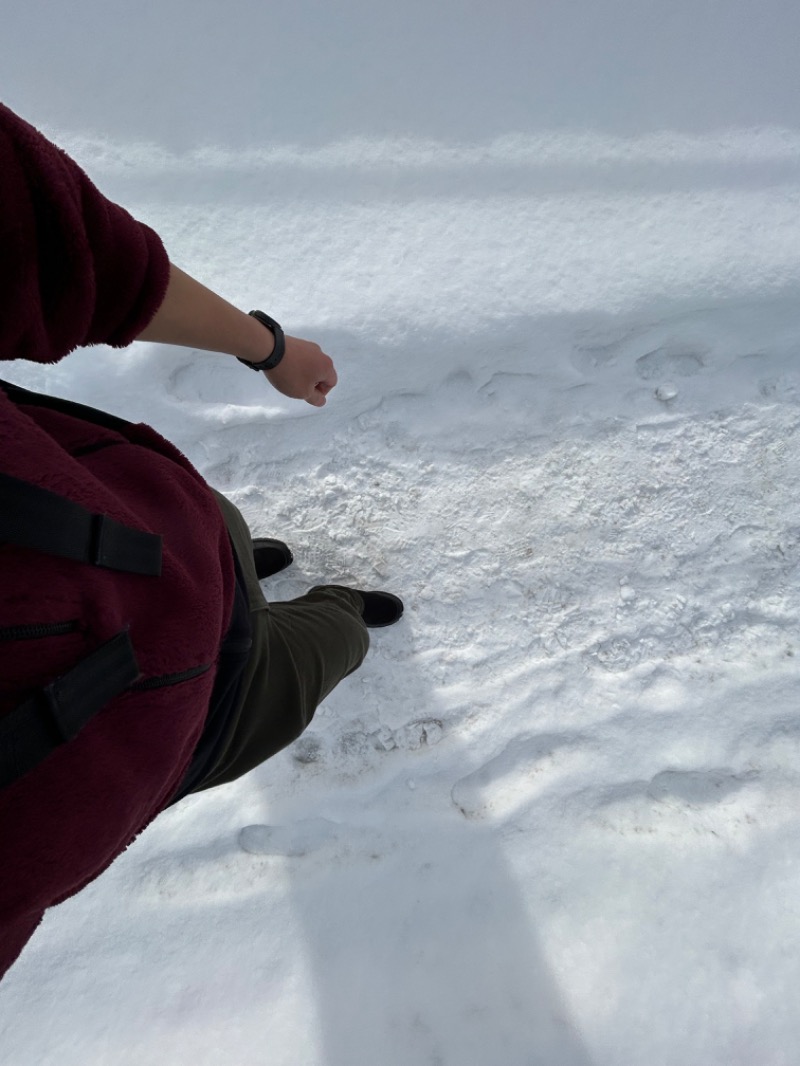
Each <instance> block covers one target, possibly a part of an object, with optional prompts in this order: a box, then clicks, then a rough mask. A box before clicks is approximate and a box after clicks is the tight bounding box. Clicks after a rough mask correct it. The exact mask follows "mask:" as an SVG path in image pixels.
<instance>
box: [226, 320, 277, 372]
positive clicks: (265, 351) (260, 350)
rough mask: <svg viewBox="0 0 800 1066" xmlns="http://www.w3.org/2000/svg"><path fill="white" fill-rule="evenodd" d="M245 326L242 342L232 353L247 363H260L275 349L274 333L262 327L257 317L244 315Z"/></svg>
mask: <svg viewBox="0 0 800 1066" xmlns="http://www.w3.org/2000/svg"><path fill="white" fill-rule="evenodd" d="M246 318H247V326H246V328H245V329H244V330H243V335H242V343H241V345H240V346H239V349H238V350H237V351H236V352H234V353H233V354H234V355H235V356H236V357H237V359H244V360H246V361H247V362H248V363H260V362H261V361H262V360H263V359H268V358H269V357H270V356H271V355H272V353H273V352H274V351H275V335H274V334H273V333H272V331H271V330H269V329H264V327H263V326H262V325H261V323H260V322H259V321H258V319H255V318H251V316H250V315H247V316H246Z"/></svg>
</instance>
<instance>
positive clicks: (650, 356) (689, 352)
mask: <svg viewBox="0 0 800 1066" xmlns="http://www.w3.org/2000/svg"><path fill="white" fill-rule="evenodd" d="M705 365H706V353H701V352H698V351H696V350H695V349H694V348H689V347H680V346H677V345H665V346H664V347H663V348H656V349H655V350H654V351H652V352H647V354H646V355H642V356H640V357H639V358H638V359H637V360H636V373H637V374H638V375H639V377H640V378H641V379H642V380H643V381H652V380H653V379H654V378H664V377H666V378H672V377H680V378H688V377H692V376H693V375H694V374H699V373H700V371H701V370H702V369H703V367H704V366H705ZM673 388H674V386H673Z"/></svg>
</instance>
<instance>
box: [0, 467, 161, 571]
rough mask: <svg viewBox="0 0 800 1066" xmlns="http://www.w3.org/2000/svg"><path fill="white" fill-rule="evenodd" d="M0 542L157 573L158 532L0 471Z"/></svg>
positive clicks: (158, 554)
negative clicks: (134, 526) (125, 522)
mask: <svg viewBox="0 0 800 1066" xmlns="http://www.w3.org/2000/svg"><path fill="white" fill-rule="evenodd" d="M0 541H7V542H9V543H11V544H16V545H18V546H20V547H24V548H33V549H35V550H36V551H40V552H45V553H46V554H48V555H58V556H61V557H62V558H64V559H74V560H75V561H76V562H80V563H91V564H92V565H93V566H103V567H106V568H107V569H109V570H124V571H126V572H127V573H130V574H146V575H150V576H153V577H158V576H159V575H160V573H161V537H159V536H158V535H157V534H155V533H145V532H143V531H142V530H139V529H131V528H130V526H124V525H122V524H121V523H120V522H115V521H114V519H113V518H109V517H108V515H102V514H92V512H91V511H89V510H87V509H86V508H85V507H82V506H81V505H80V504H78V503H73V501H72V500H68V499H66V497H64V496H59V495H57V493H55V492H49V491H48V490H47V489H42V488H39V487H38V486H37V485H31V484H29V483H28V482H27V481H20V480H19V478H15V477H11V476H10V475H9V474H0Z"/></svg>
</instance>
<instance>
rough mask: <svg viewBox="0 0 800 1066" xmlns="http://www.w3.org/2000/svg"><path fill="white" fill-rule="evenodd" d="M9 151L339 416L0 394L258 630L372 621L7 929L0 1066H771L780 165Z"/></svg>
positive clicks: (87, 389) (782, 128) (145, 363)
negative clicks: (172, 460)
mask: <svg viewBox="0 0 800 1066" xmlns="http://www.w3.org/2000/svg"><path fill="white" fill-rule="evenodd" d="M742 34H743V35H746V29H744V28H743V29H742ZM176 63H179V60H176ZM476 91H477V90H476ZM61 106H62V108H63V104H62V105H61ZM111 106H112V105H111V104H109V105H108V108H109V109H110V108H111ZM464 106H465V107H466V103H465V105H464ZM644 110H645V109H644V105H643V111H644ZM32 117H34V118H36V119H37V120H39V121H41V122H44V119H45V116H42V115H41V113H39V114H37V115H35V116H32ZM780 117H781V119H782V120H783V119H785V116H783V115H781V116H780ZM49 132H50V133H51V134H52V135H53V136H54V137H56V139H57V140H59V142H60V143H62V144H63V145H64V146H65V147H66V148H68V149H69V150H70V151H71V152H72V153H73V154H74V155H75V156H76V157H77V158H78V159H79V161H80V162H81V163H82V164H83V165H84V166H85V167H86V168H87V170H89V172H90V173H91V174H92V176H93V177H94V179H95V180H96V182H97V183H98V184H99V185H100V187H101V188H102V189H103V190H104V191H105V192H106V193H107V194H109V195H111V196H112V197H115V198H116V199H118V200H120V201H122V202H124V203H125V204H126V205H127V206H128V207H129V208H130V209H131V210H132V211H133V213H134V214H136V215H137V217H140V218H142V219H143V220H145V221H147V222H149V223H150V224H151V225H153V226H154V227H155V228H156V229H157V230H158V231H159V232H160V233H161V234H162V236H163V238H164V240H165V243H166V245H167V247H168V249H169V251H170V253H171V255H172V257H173V259H174V260H175V261H176V262H177V263H178V264H179V265H181V266H183V267H185V268H186V269H188V270H190V271H192V272H193V273H195V274H196V275H197V276H199V277H201V278H202V279H203V280H204V281H206V282H207V283H208V284H210V285H211V286H213V287H215V288H217V289H218V290H219V291H221V292H223V293H224V294H225V295H226V296H227V297H228V298H230V299H231V300H232V301H234V302H235V303H237V304H239V305H241V306H245V307H250V306H263V307H264V309H265V310H267V311H269V312H270V313H271V314H273V315H274V316H275V317H276V318H277V319H278V320H279V321H281V322H283V323H284V325H285V326H286V328H287V329H288V330H289V331H290V332H292V333H295V334H297V335H300V336H308V337H311V338H314V339H316V340H318V341H319V342H320V343H322V344H323V346H324V347H325V348H326V350H327V351H329V352H330V354H331V355H332V356H333V357H334V358H335V361H336V364H337V368H338V371H339V374H340V383H339V386H338V387H337V389H336V390H335V391H334V393H333V394H332V395H331V397H330V401H329V403H328V405H327V406H326V407H325V408H324V410H322V411H316V410H313V409H312V408H310V407H307V406H304V405H298V404H297V403H295V402H293V401H289V400H286V399H284V398H283V397H281V396H279V395H277V394H276V393H274V392H272V391H271V390H270V388H269V386H268V385H267V383H266V382H265V381H264V380H263V379H260V378H256V376H255V375H252V374H250V373H249V372H247V371H245V370H243V369H242V368H241V367H239V366H238V364H237V363H236V362H235V361H233V360H230V359H228V358H226V357H222V356H213V355H209V354H204V353H198V352H194V351H188V350H181V349H168V348H166V347H159V346H155V345H147V344H135V345H133V346H132V347H131V348H129V349H128V350H126V351H123V352H115V351H111V350H110V349H93V350H90V351H84V352H79V353H76V354H74V355H73V356H71V357H69V358H68V359H66V360H64V361H63V362H61V363H60V364H58V365H57V366H55V367H39V366H31V365H22V364H19V363H17V364H13V365H11V367H10V369H9V370H8V373H7V376H8V377H10V378H11V379H12V380H14V381H16V382H18V383H20V384H23V385H26V386H28V387H32V388H37V389H42V390H44V391H48V392H53V393H55V394H59V395H65V396H68V397H70V398H74V399H77V400H79V401H82V402H87V403H91V404H94V405H96V406H100V407H104V408H106V409H108V410H111V411H114V412H116V413H119V414H122V415H124V416H126V417H128V418H132V419H135V420H140V419H141V420H146V421H148V422H150V423H151V424H152V425H154V426H155V427H156V428H157V429H158V430H159V431H161V432H162V433H163V434H164V435H166V436H167V437H169V438H170V439H171V440H173V441H174V442H175V443H176V444H177V445H178V446H179V447H180V448H181V449H182V450H183V451H184V452H185V453H186V454H187V455H188V456H189V457H190V458H191V459H192V461H193V462H194V463H195V464H196V465H197V466H198V468H199V469H200V470H201V472H202V473H203V474H204V475H205V476H206V477H207V478H208V480H209V481H210V482H211V483H212V484H213V485H215V486H216V487H218V488H219V489H220V490H221V491H223V492H225V493H227V494H228V495H229V496H230V498H231V499H232V500H233V501H234V502H235V503H236V504H237V505H238V506H239V507H240V508H241V510H242V511H243V513H244V515H245V517H246V518H247V519H248V521H249V522H250V524H251V527H252V529H253V531H254V533H255V534H259V535H276V536H281V537H283V538H285V539H286V540H287V541H288V542H289V543H290V544H291V545H292V547H293V549H294V552H295V560H296V561H295V565H294V566H293V567H292V568H291V569H290V570H288V571H286V572H285V573H283V574H281V575H279V576H277V577H275V578H273V579H270V580H269V581H268V582H265V584H264V589H265V592H266V594H267V595H268V597H271V598H273V599H285V598H290V597H292V596H295V595H299V594H301V593H303V592H304V591H305V590H306V589H307V588H308V587H310V586H311V585H313V584H315V583H318V582H320V581H324V580H330V581H335V582H339V583H351V584H353V585H355V586H356V587H365V588H381V587H384V588H388V589H391V590H393V591H396V592H398V593H399V594H401V595H402V596H403V597H404V599H405V602H406V614H405V617H404V619H403V620H402V621H401V623H400V624H398V625H397V626H396V627H394V628H392V629H388V630H385V631H379V632H377V633H375V634H374V637H373V643H372V649H371V651H370V653H369V656H368V659H367V661H366V663H365V664H364V666H363V667H362V669H361V670H360V671H359V672H358V673H356V674H354V675H353V676H352V677H351V678H349V679H347V680H346V681H345V682H343V683H342V684H341V685H340V686H339V688H338V689H337V690H336V691H335V692H334V693H333V694H332V695H331V696H330V697H329V699H328V700H327V701H326V702H325V703H324V704H323V706H322V707H321V708H320V709H319V711H318V713H317V716H316V717H315V719H314V722H313V723H312V726H311V728H310V729H309V730H308V732H307V733H306V734H305V735H304V736H303V737H302V738H301V739H300V740H299V741H298V742H297V743H296V744H295V745H294V746H293V747H291V748H290V749H289V750H287V751H286V752H284V753H282V754H281V755H279V756H278V757H276V758H275V759H273V760H272V761H270V762H269V763H267V764H265V765H264V766H262V767H260V768H259V769H258V770H256V771H254V772H253V773H251V774H250V775H248V776H247V777H245V778H243V779H242V780H240V781H238V782H236V783H234V784H232V785H229V786H225V787H223V788H219V789H216V790H214V791H212V792H209V793H206V794H204V795H202V796H198V797H191V798H189V799H187V800H185V801H184V802H182V803H181V804H180V805H178V806H177V807H176V808H174V809H171V810H169V811H168V812H166V813H165V814H163V815H162V816H160V817H159V818H158V819H157V821H156V822H155V823H154V824H153V825H152V826H151V827H150V828H149V829H147V830H146V831H145V832H144V833H143V834H142V835H141V836H140V837H139V838H138V839H137V841H136V842H135V843H134V844H133V845H132V846H131V847H130V848H129V849H128V851H127V852H126V853H125V854H124V855H123V856H121V857H120V858H119V859H118V860H117V861H116V862H115V863H114V864H113V866H112V867H111V868H110V869H109V871H108V872H107V873H105V874H104V875H103V876H102V877H101V878H100V879H99V880H97V881H96V882H95V883H94V884H93V885H91V886H90V887H89V888H87V889H86V890H85V891H83V892H82V893H81V894H80V895H78V896H77V897H75V898H73V899H72V900H70V901H68V902H67V903H65V904H63V905H61V906H60V907H58V908H56V909H54V910H52V911H51V912H49V913H48V915H47V917H46V918H45V921H44V923H43V925H42V926H41V928H40V929H39V930H38V931H37V933H36V934H35V936H34V938H33V939H32V941H31V942H30V944H29V945H28V947H27V948H26V949H25V952H24V953H23V955H22V957H21V958H20V960H19V961H18V963H17V964H16V965H15V966H14V967H13V968H12V970H11V971H10V972H9V974H8V976H7V977H6V978H5V980H4V981H3V983H2V986H0V1046H2V1049H3V1050H2V1062H3V1063H4V1064H6V1066H29V1064H30V1066H33V1064H35V1066H45V1064H49V1063H53V1064H58V1066H78V1064H81V1066H85V1064H87V1063H88V1064H90V1066H93V1064H101V1063H103V1064H105V1063H108V1064H113V1066H145V1064H151V1063H152V1064H154V1066H155V1064H159V1066H162V1064H164V1063H168V1064H170V1066H190V1064H191V1066H206V1064H208V1066H211V1064H214V1066H216V1064H219V1063H236V1064H238V1066H261V1064H266V1063H269V1064H270V1066H300V1064H302V1066H428V1064H430V1066H533V1064H542V1066H633V1064H636V1066H643V1064H646V1066H672V1064H675V1066H678V1064H680V1066H685V1064H687V1063H688V1064H690V1066H701V1064H702V1066H779V1064H785V1066H793V1064H796V1063H797V1062H798V1057H799V1056H800V1051H798V1048H800V1021H799V1020H798V1018H799V1017H800V1016H798V1012H797V1009H796V1000H797V989H798V987H800V985H799V982H800V951H798V947H797V945H798V942H800V818H799V817H798V808H800V706H799V699H800V669H799V668H798V661H799V659H800V592H798V578H799V577H800V574H799V572H798V564H799V562H800V504H798V500H800V472H799V471H798V457H799V456H800V364H799V363H798V359H799V358H800V301H799V300H798V296H800V124H798V127H797V128H794V127H792V128H790V127H789V126H787V125H785V124H783V125H781V124H777V125H776V124H774V123H773V124H770V123H769V122H766V123H764V124H762V125H761V126H759V127H758V128H756V127H753V126H749V125H747V124H733V125H727V126H723V125H720V126H719V127H717V128H715V129H706V130H701V131H698V130H696V129H692V128H690V127H689V125H688V124H687V126H686V127H685V129H684V132H680V131H678V130H677V128H676V129H675V130H662V129H654V130H650V131H649V132H647V131H645V132H641V133H639V134H627V135H622V134H620V133H618V132H615V131H609V130H608V129H605V130H603V129H596V130H594V131H591V130H590V129H589V128H588V125H587V126H586V128H584V129H577V128H564V129H563V130H553V129H539V130H538V131H537V130H531V129H521V128H520V129H517V130H515V129H502V128H500V127H499V126H498V127H497V128H496V129H495V130H494V132H493V133H492V135H491V136H486V137H483V138H481V137H475V138H474V139H472V140H470V139H468V138H451V139H447V138H445V137H441V138H437V137H432V136H430V135H429V131H428V130H427V129H425V128H423V126H422V125H420V126H419V127H418V132H417V133H415V132H414V130H411V132H409V133H407V134H406V135H403V136H399V135H395V133H394V132H393V131H391V130H390V131H389V132H388V133H387V134H386V135H385V136H381V135H379V134H376V133H375V132H374V130H371V129H370V130H367V132H366V133H363V132H360V131H358V130H353V131H351V133H350V134H348V135H347V136H342V137H338V138H335V139H332V140H330V141H329V142H328V143H323V144H319V143H312V142H313V138H308V140H307V141H306V142H305V143H304V142H303V140H302V136H301V135H302V130H300V131H299V134H298V139H297V140H296V141H295V142H292V143H290V142H289V141H288V140H286V141H283V142H274V143H270V144H269V145H267V146H266V147H265V146H264V145H256V144H251V145H250V146H247V145H244V146H237V145H235V144H228V145H226V144H224V143H222V141H219V142H218V143H217V144H215V145H211V146H209V145H208V144H205V145H203V144H200V143H198V144H196V145H195V146H194V147H188V148H187V147H185V146H183V145H181V144H180V143H179V141H180V138H179V137H176V139H175V141H174V143H172V144H169V143H166V142H165V141H163V140H162V141H161V142H159V141H158V139H157V138H153V139H151V140H149V141H148V140H143V139H142V138H141V137H139V136H133V137H131V138H128V139H126V138H125V137H124V136H120V135H117V136H111V135H109V134H107V133H97V132H96V130H91V129H85V128H81V126H80V122H79V121H78V118H76V119H75V121H74V122H73V123H72V124H71V125H70V126H69V127H59V128H50V129H49ZM8 875H9V874H8V872H7V874H6V876H8Z"/></svg>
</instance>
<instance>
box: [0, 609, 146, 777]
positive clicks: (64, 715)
mask: <svg viewBox="0 0 800 1066" xmlns="http://www.w3.org/2000/svg"><path fill="white" fill-rule="evenodd" d="M139 675H140V671H139V664H138V663H137V662H136V656H135V654H134V651H133V645H132V644H131V639H130V636H129V634H128V631H127V629H125V630H123V631H122V632H121V633H118V634H117V635H116V636H115V637H113V638H112V639H111V640H109V641H108V642H107V643H106V644H103V645H102V646H101V647H100V648H98V649H97V651H94V652H92V654H91V655H89V656H87V657H86V658H85V659H81V661H80V662H79V663H78V665H77V666H74V667H73V668H72V669H71V670H70V671H69V672H68V673H66V674H64V675H63V676H62V677H59V678H57V679H56V680H55V681H53V682H51V684H49V685H45V687H44V688H41V689H39V690H38V691H37V692H35V693H34V694H33V695H32V696H30V697H29V698H28V699H27V700H26V701H25V702H24V703H21V704H20V705H19V706H18V707H15V708H14V710H13V711H11V713H10V714H8V715H6V716H5V717H4V718H2V719H0V788H5V787H6V786H7V785H10V784H12V783H13V782H14V781H16V780H17V779H18V778H20V777H22V776H23V774H27V773H28V771H30V770H32V769H33V768H34V767H35V766H37V765H38V764H39V763H40V762H41V761H42V759H45V758H46V757H47V756H48V755H50V754H51V752H53V751H55V749H56V748H58V747H60V745H62V744H65V743H66V742H67V741H68V740H72V739H73V737H75V736H77V734H78V733H79V732H80V731H81V730H82V729H83V727H84V726H85V725H87V723H88V722H89V721H91V719H92V718H94V716H95V715H96V714H97V713H98V711H101V710H102V709H103V707H105V705H106V704H107V703H109V702H110V701H111V700H112V699H114V697H115V696H118V695H119V694H120V693H121V692H123V691H124V690H125V689H126V688H127V687H128V686H129V685H131V684H132V683H133V682H134V681H135V680H136V679H137V677H139Z"/></svg>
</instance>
